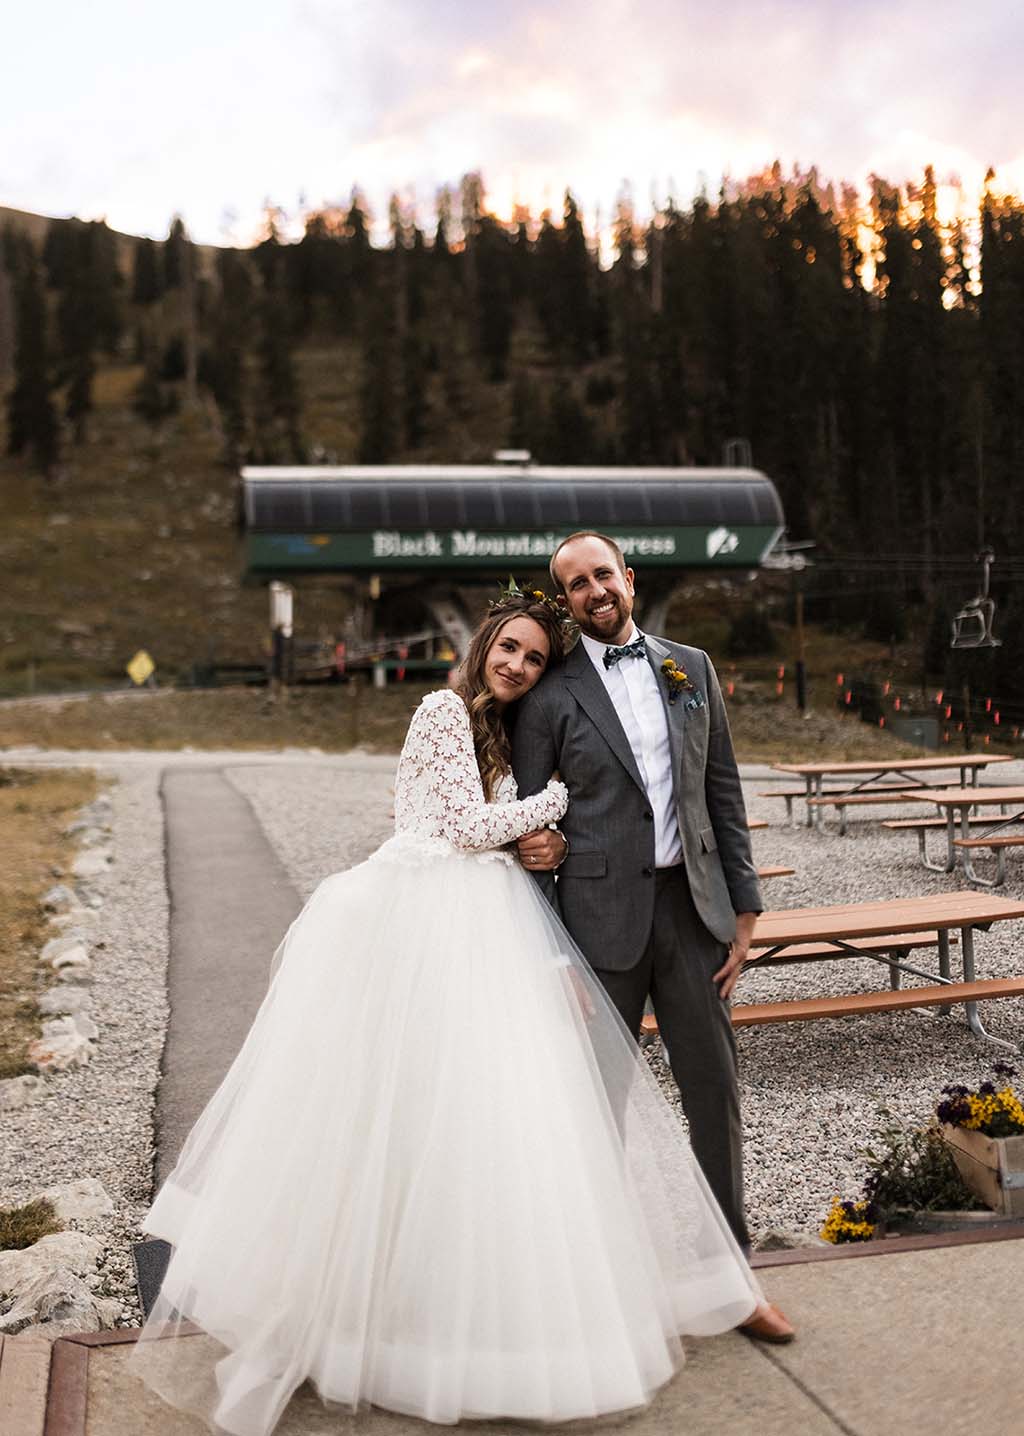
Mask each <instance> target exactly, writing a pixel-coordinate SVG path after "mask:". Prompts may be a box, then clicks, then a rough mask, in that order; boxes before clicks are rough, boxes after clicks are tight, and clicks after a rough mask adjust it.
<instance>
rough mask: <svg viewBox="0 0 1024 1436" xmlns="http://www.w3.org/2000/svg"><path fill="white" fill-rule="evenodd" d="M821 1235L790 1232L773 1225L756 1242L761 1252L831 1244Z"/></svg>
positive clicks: (755, 1246)
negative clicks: (812, 1235)
mask: <svg viewBox="0 0 1024 1436" xmlns="http://www.w3.org/2000/svg"><path fill="white" fill-rule="evenodd" d="M829 1245H831V1244H830V1243H829V1242H825V1241H822V1239H821V1238H820V1237H811V1236H808V1235H807V1234H806V1233H805V1232H790V1231H786V1230H785V1229H784V1228H783V1227H771V1228H769V1230H768V1231H766V1232H765V1234H764V1235H763V1236H762V1237H760V1238H759V1239H758V1241H756V1242H755V1243H754V1250H755V1251H759V1252H788V1251H793V1250H795V1249H796V1248H797V1247H814V1246H829Z"/></svg>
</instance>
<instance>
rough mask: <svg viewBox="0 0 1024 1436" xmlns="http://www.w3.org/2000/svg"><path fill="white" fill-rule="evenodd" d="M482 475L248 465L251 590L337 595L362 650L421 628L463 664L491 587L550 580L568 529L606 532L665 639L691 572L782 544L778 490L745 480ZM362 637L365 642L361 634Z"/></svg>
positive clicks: (724, 566) (489, 468)
mask: <svg viewBox="0 0 1024 1436" xmlns="http://www.w3.org/2000/svg"><path fill="white" fill-rule="evenodd" d="M495 459H496V462H495V463H493V464H483V465H437V466H428V465H402V466H379V467H377V466H374V467H365V466H358V467H348V466H346V467H336V468H317V467H296V468H286V467H273V468H264V467H260V468H244V469H243V470H242V473H241V480H242V499H243V513H244V518H243V523H244V543H245V567H246V577H247V579H248V581H249V582H265V583H271V582H274V581H276V582H277V583H278V584H281V583H284V584H287V585H290V586H293V587H295V588H296V589H297V590H299V592H298V593H297V607H298V609H299V611H300V612H301V602H302V600H301V589H302V588H303V587H306V586H309V585H317V586H328V587H334V588H341V589H343V590H346V591H347V593H348V595H349V609H350V615H352V616H350V620H349V628H348V631H349V634H350V637H351V639H353V640H355V641H356V642H357V643H358V642H359V641H360V640H361V641H363V642H373V641H376V643H377V646H379V643H380V639H381V638H383V637H384V636H385V635H395V634H398V633H406V634H412V633H413V632H414V631H415V630H418V629H424V630H431V631H432V632H434V633H435V634H437V633H440V634H441V635H443V636H444V639H445V640H446V641H447V643H448V644H450V645H451V647H452V648H453V649H454V650H455V652H456V653H457V654H459V655H461V654H463V653H464V652H465V650H466V645H467V641H468V638H469V635H470V633H471V632H472V630H473V627H474V626H475V624H476V622H477V620H478V619H479V616H480V614H481V612H482V611H483V609H484V607H485V603H486V600H487V598H491V597H493V596H494V588H495V583H496V582H497V581H498V580H502V581H503V580H505V579H507V578H508V576H509V574H514V575H515V576H516V577H517V578H519V579H523V578H530V577H533V578H534V579H535V580H541V579H542V580H543V581H544V583H545V585H546V586H548V580H547V573H546V570H547V564H548V560H549V558H550V556H551V554H552V552H553V551H554V549H555V548H556V547H557V545H558V544H559V542H560V541H561V540H562V539H563V538H565V537H567V536H568V535H569V534H570V533H572V532H574V531H575V530H577V529H596V530H598V531H599V532H602V533H607V534H610V535H611V536H612V537H613V538H615V539H616V541H617V542H618V543H619V545H620V546H621V548H622V550H623V553H624V554H625V556H626V562H627V563H628V564H629V565H630V566H631V567H632V568H634V569H635V570H637V573H638V584H637V616H638V620H639V621H640V622H641V623H642V624H644V625H646V626H647V627H648V628H649V629H651V630H652V631H654V632H657V631H659V630H661V629H663V627H664V623H665V617H666V614H667V610H668V606H669V604H670V603H671V600H672V597H673V594H674V592H675V590H676V588H677V587H678V585H679V584H680V583H681V582H682V581H683V580H684V579H685V578H686V577H688V576H692V575H693V573H694V572H695V571H704V572H708V571H712V570H724V571H728V570H734V571H735V570H737V569H748V570H749V569H756V568H758V567H760V566H761V564H762V563H763V561H764V560H765V558H766V557H767V556H768V555H769V554H770V553H771V550H772V548H773V547H774V545H775V544H776V542H777V540H778V539H779V537H780V536H781V534H782V532H783V527H784V520H783V513H782V505H781V503H780V501H779V496H778V493H777V492H776V489H775V486H774V484H773V483H772V481H771V479H769V478H768V477H767V476H766V475H765V474H763V473H760V472H759V471H758V470H756V469H752V468H718V469H711V468H708V469H693V468H600V467H583V466H580V467H573V468H551V467H546V466H541V465H533V464H532V463H530V461H529V455H527V454H524V453H521V452H520V451H511V452H506V453H503V454H499V455H496V456H495ZM358 630H361V632H360V631H358Z"/></svg>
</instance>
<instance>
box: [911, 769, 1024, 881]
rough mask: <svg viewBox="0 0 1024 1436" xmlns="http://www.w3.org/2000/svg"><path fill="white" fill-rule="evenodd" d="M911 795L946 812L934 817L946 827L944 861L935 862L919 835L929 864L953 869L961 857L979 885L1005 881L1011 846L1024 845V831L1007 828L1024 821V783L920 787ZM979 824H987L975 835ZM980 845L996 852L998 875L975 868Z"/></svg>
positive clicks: (934, 868) (943, 869) (939, 869)
mask: <svg viewBox="0 0 1024 1436" xmlns="http://www.w3.org/2000/svg"><path fill="white" fill-rule="evenodd" d="M909 797H910V800H911V801H914V802H924V803H933V804H934V806H935V808H936V810H937V811H938V812H939V813H942V814H943V816H942V817H939V818H937V819H933V820H932V821H936V822H938V823H939V824H941V826H942V827H944V828H945V830H946V860H945V862H944V863H933V862H931V861H930V860H929V858H928V855H927V853H926V851H925V845H924V840H923V838H919V843H920V851H921V861H922V863H923V864H924V866H925V867H926V868H930V869H931V870H932V872H936V873H951V872H952V871H953V869H954V868H955V867H956V865H957V860H958V859H959V861H960V863H961V866H962V867H963V870H964V874H965V876H966V877H967V878H968V879H969V880H970V881H971V882H972V883H977V884H978V886H979V887H986V888H994V887H999V886H1000V885H1001V884H1002V883H1003V882H1005V880H1006V852H1007V849H1009V848H1018V847H1024V833H1020V832H1017V833H1008V832H1006V831H1005V830H1006V829H1007V828H1009V827H1013V826H1014V825H1015V824H1019V823H1022V822H1024V787H1006V788H998V787H995V786H994V785H993V786H991V787H984V788H981V787H974V786H970V787H961V788H931V789H929V790H928V792H927V793H925V792H920V791H919V792H916V793H912V794H910V795H909ZM972 808H999V810H1000V812H999V813H998V814H992V815H991V816H989V817H985V816H984V815H980V816H979V815H978V814H973V815H972V813H971V809H972ZM1007 808H1016V809H1017V811H1016V812H1012V813H1007V811H1006V810H1007ZM979 824H983V825H984V824H987V826H986V828H985V831H984V832H982V833H979V834H978V835H977V836H973V837H972V835H971V827H972V826H975V827H976V826H978V825H979ZM958 827H959V830H960V831H959V836H958V835H957V828H958ZM978 848H990V849H991V850H992V851H993V852H994V853H995V854H996V871H995V875H994V877H991V878H987V877H983V876H982V875H981V873H979V872H976V871H975V868H974V865H973V863H972V862H971V853H972V852H974V851H976V850H977V849H978Z"/></svg>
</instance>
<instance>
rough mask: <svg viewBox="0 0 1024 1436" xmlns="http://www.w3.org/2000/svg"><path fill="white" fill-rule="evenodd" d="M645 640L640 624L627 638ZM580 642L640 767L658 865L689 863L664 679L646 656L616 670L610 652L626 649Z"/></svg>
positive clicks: (582, 636)
mask: <svg viewBox="0 0 1024 1436" xmlns="http://www.w3.org/2000/svg"><path fill="white" fill-rule="evenodd" d="M639 637H640V632H639V630H638V629H637V627H636V625H635V624H634V626H633V631H632V633H631V634H630V636H629V637H628V638H627V639H626V640H625V641H626V643H632V642H633V640H634V639H635V638H639ZM580 642H581V643H582V644H583V646H584V648H585V649H586V651H587V653H588V654H589V656H590V661H591V663H593V665H594V667H595V669H596V670H597V674H598V677H599V678H600V679H601V682H602V683H603V684H604V686H605V688H606V689H607V691H608V696H609V698H610V699H611V700H612V704H613V705H614V708H615V712H616V713H617V715H618V719H619V722H620V723H621V724H622V730H623V732H624V733H625V735H626V738H627V739H628V741H629V746H630V748H632V750H633V757H634V758H635V759H636V766H637V767H638V768H639V769H640V777H641V778H642V779H643V783H644V788H645V789H646V791H647V798H648V801H649V802H650V805H651V811H652V812H653V814H654V863H655V866H656V867H659V868H670V867H674V866H675V865H676V863H680V862H682V860H683V844H682V839H681V838H680V836H679V823H678V820H677V819H676V805H675V795H674V793H673V789H672V751H671V749H670V747H669V741H668V720H667V719H666V717H665V706H664V704H663V702H662V698H661V694H660V692H659V691H658V680H657V678H656V677H655V676H654V670H653V669H652V668H651V665H650V663H649V662H648V660H647V659H646V658H620V659H619V661H618V663H616V664H615V665H614V666H613V667H612V668H606V667H605V666H604V651H605V649H606V648H609V647H619V646H620V645H618V644H615V645H611V644H607V643H602V642H601V640H600V639H599V638H591V637H590V636H589V634H586V633H581V634H580Z"/></svg>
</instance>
